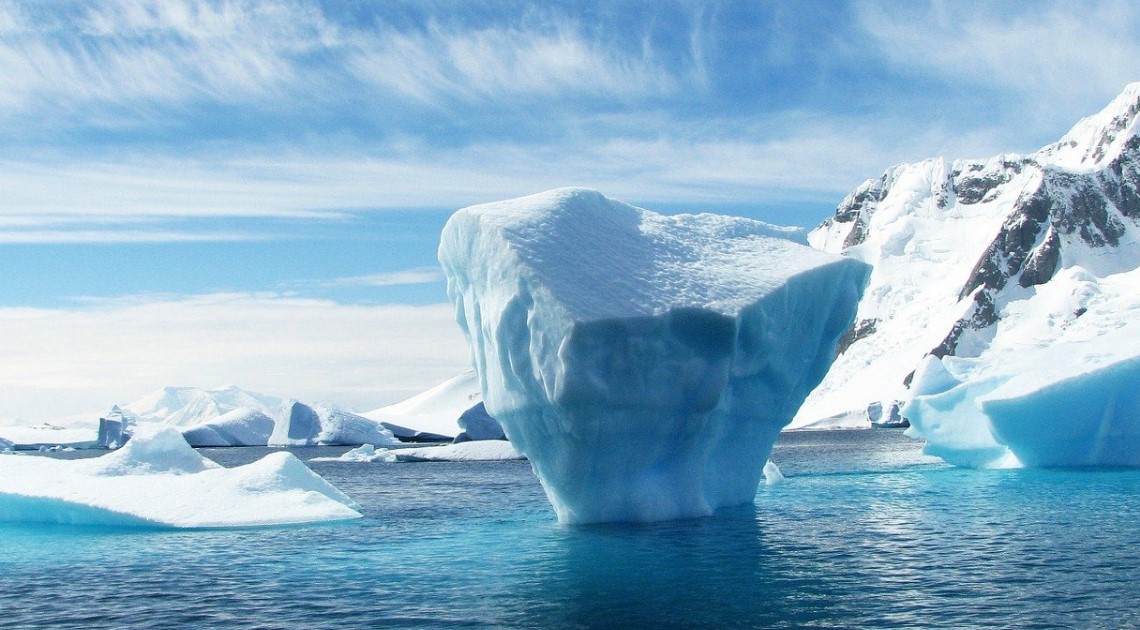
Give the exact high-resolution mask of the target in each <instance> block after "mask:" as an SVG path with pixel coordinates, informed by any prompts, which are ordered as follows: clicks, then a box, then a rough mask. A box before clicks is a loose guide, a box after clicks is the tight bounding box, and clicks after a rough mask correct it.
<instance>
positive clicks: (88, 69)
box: [0, 0, 1140, 422]
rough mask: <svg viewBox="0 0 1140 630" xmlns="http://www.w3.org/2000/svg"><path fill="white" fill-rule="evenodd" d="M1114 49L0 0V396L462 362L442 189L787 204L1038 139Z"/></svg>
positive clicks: (1035, 27) (829, 9) (948, 28)
mask: <svg viewBox="0 0 1140 630" xmlns="http://www.w3.org/2000/svg"><path fill="white" fill-rule="evenodd" d="M1138 66H1140V10H1138V9H1136V8H1134V6H1133V5H1132V4H1131V3H1128V2H1038V3H1032V4H1027V3H1021V2H986V3H970V2H873V1H866V2H854V3H847V2H840V1H835V2H810V3H809V2H751V1H749V2H744V1H742V2H667V1H653V2H610V1H603V0H598V1H594V2H521V1H520V2H509V1H503V2H494V3H472V2H458V1H449V0H436V1H424V2H399V1H385V2H357V1H349V0H343V1H338V2H333V1H327V2H320V1H315V0H279V1H275V2H257V1H252V0H250V1H223V0H215V1H203V2H191V1H185V0H167V1H162V2H155V1H147V0H99V1H94V0H92V1H68V0H12V1H10V2H5V3H0V67H2V68H4V72H3V73H0V191H2V193H3V194H2V196H0V277H2V278H3V279H4V285H3V286H4V291H3V292H0V326H3V327H4V329H5V330H6V333H7V334H5V335H4V336H3V337H0V352H3V353H4V354H5V356H7V357H9V361H8V363H9V364H10V366H9V367H7V368H4V370H6V371H0V402H5V403H6V409H0V421H5V420H7V421H13V422H14V421H16V419H17V418H19V419H21V420H20V421H29V420H30V419H37V420H38V419H49V418H56V417H65V416H67V417H70V416H71V415H75V414H84V413H87V410H89V409H90V410H96V411H98V410H101V409H103V408H104V407H107V406H109V405H110V404H111V403H113V402H125V401H129V400H131V399H132V398H135V397H138V396H140V395H142V394H144V393H146V392H147V391H148V390H150V389H153V388H156V387H160V386H163V385H174V384H177V385H198V386H205V387H211V386H217V385H221V384H224V383H230V382H233V383H236V384H238V385H240V386H243V387H248V388H250V389H260V390H262V391H266V392H267V393H274V394H277V395H282V396H297V397H301V398H306V399H312V398H323V399H326V400H331V401H334V402H341V403H343V404H345V405H346V406H349V407H355V408H357V409H365V408H368V407H369V406H378V405H379V404H382V403H386V402H391V401H392V400H394V399H397V398H399V397H401V396H404V395H408V394H411V393H414V392H415V391H418V390H419V389H423V388H424V387H427V386H429V385H431V384H433V383H434V382H436V381H438V380H442V379H443V378H446V377H447V376H449V375H450V374H451V373H454V372H455V371H458V370H460V369H462V368H463V367H464V365H465V364H466V353H465V350H464V348H463V344H462V340H461V339H460V338H459V336H458V332H457V331H455V330H452V329H451V328H449V318H450V314H449V309H448V307H447V306H446V305H444V304H443V302H444V300H445V296H444V290H443V284H442V282H441V281H440V278H439V274H438V272H437V271H436V269H435V263H434V250H435V244H436V236H437V234H438V230H439V228H440V227H441V226H442V224H443V222H444V221H445V220H446V217H447V215H448V213H449V212H450V211H451V210H453V209H455V208H458V207H461V206H464V205H469V204H472V203H478V202H482V201H489V200H495V199H502V198H507V197H513V196H518V195H523V194H527V193H532V192H537V191H540V190H545V189H549V188H553V187H557V186H564V185H582V186H589V187H593V188H597V189H599V190H601V191H603V192H604V193H606V194H608V195H610V196H612V197H616V198H619V199H622V200H625V201H629V202H632V203H635V204H637V205H642V206H645V207H648V208H651V209H661V210H665V211H669V212H679V211H685V210H713V211H721V212H729V213H733V214H742V215H746V216H753V217H757V218H762V219H765V220H769V221H773V222H777V223H786V224H798V225H804V226H811V225H814V224H816V223H818V222H819V221H820V220H821V219H822V218H824V217H825V216H826V215H827V214H828V213H829V212H830V211H831V209H832V208H834V206H835V204H836V203H838V202H839V200H840V199H841V198H842V197H843V195H844V194H845V193H846V192H847V191H849V190H850V189H852V188H853V187H854V186H856V185H857V184H858V183H859V182H860V181H862V180H863V179H866V178H869V177H875V176H877V175H878V174H880V173H881V172H882V171H883V170H884V169H885V168H887V167H888V166H890V165H892V164H895V163H899V162H905V161H913V160H918V159H923V158H926V157H931V156H937V155H943V156H946V157H949V158H956V157H983V156H988V155H993V154H997V153H1000V152H1028V151H1032V150H1034V149H1036V148H1038V147H1040V146H1042V145H1044V144H1046V143H1048V142H1051V141H1053V140H1056V139H1057V138H1058V137H1059V136H1060V135H1061V134H1062V133H1064V132H1065V131H1066V130H1067V129H1068V128H1069V127H1070V126H1071V125H1072V124H1073V123H1074V122H1076V120H1078V119H1079V118H1080V117H1082V116H1084V115H1088V114H1090V113H1093V112H1095V111H1096V110H1098V109H1099V108H1101V107H1102V106H1103V105H1104V104H1106V103H1107V102H1108V101H1109V100H1110V99H1111V98H1112V97H1113V96H1115V95H1116V94H1117V93H1118V92H1119V91H1120V90H1121V89H1122V88H1123V87H1124V85H1125V84H1126V83H1128V82H1130V81H1134V80H1138V79H1140V67H1138ZM408 309H411V310H408ZM79 322H82V325H80V324H79ZM203 322H209V325H208V326H206V325H204V324H203ZM238 331H240V332H238ZM239 341H240V342H239ZM318 341H319V343H318ZM270 346H272V350H270V349H269V348H270ZM238 347H240V352H239V351H237V350H235V348H238ZM259 348H264V349H263V350H262V349H259ZM156 357H157V358H156Z"/></svg>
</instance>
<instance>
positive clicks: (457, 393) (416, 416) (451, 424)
mask: <svg viewBox="0 0 1140 630" xmlns="http://www.w3.org/2000/svg"><path fill="white" fill-rule="evenodd" d="M482 402H483V394H482V392H480V390H479V377H478V376H477V375H476V374H475V371H474V370H469V371H467V372H464V373H463V374H459V375H457V376H454V377H452V378H450V379H448V380H446V381H444V382H443V383H440V384H439V385H436V386H435V387H432V388H431V389H429V390H427V391H425V392H422V393H420V394H417V395H415V396H412V397H411V398H408V399H407V400H404V401H401V402H398V403H396V404H393V405H388V406H386V407H380V408H379V409H374V410H372V411H369V412H367V413H364V414H362V415H363V416H364V417H366V418H371V419H373V420H378V421H380V423H381V424H383V425H384V427H385V428H387V429H389V430H391V431H392V433H394V434H395V435H396V436H397V437H399V438H400V439H402V440H404V441H406V442H447V441H451V440H452V439H459V441H464V440H467V439H472V440H492V439H503V437H504V436H503V429H502V427H500V426H499V423H498V422H497V421H496V420H495V419H494V418H491V417H490V416H489V415H487V414H486V410H485V408H484V407H483V404H482ZM463 434H466V435H463ZM461 436H462V437H461Z"/></svg>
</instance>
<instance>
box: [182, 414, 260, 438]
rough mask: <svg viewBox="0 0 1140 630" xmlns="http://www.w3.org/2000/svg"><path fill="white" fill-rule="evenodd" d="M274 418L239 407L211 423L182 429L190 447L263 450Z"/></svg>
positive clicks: (210, 421)
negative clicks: (253, 447)
mask: <svg viewBox="0 0 1140 630" xmlns="http://www.w3.org/2000/svg"><path fill="white" fill-rule="evenodd" d="M274 424H275V421H274V420H273V418H270V417H269V416H267V415H265V414H264V413H262V412H260V411H258V410H256V409H251V408H249V407H238V408H237V409H234V410H232V411H228V412H226V413H224V414H222V415H221V416H219V417H217V418H214V419H213V420H207V421H204V422H202V423H201V424H197V425H194V426H191V427H187V428H184V429H182V437H184V438H186V441H187V442H189V443H190V446H195V447H200V446H265V445H266V444H268V443H269V436H270V435H272V434H273V426H274Z"/></svg>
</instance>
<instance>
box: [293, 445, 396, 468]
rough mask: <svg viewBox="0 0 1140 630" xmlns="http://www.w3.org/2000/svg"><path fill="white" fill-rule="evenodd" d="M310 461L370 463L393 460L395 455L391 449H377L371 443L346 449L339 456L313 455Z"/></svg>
mask: <svg viewBox="0 0 1140 630" xmlns="http://www.w3.org/2000/svg"><path fill="white" fill-rule="evenodd" d="M309 461H310V462H353V463H369V464H370V463H372V462H394V461H396V455H395V453H393V452H392V451H390V450H388V449H386V448H382V449H379V450H377V449H376V446H375V445H373V444H361V445H360V446H358V447H356V448H354V449H352V450H350V451H346V452H345V453H344V454H342V455H341V456H340V457H314V458H312V459H310V460H309Z"/></svg>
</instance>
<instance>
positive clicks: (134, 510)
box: [0, 427, 361, 528]
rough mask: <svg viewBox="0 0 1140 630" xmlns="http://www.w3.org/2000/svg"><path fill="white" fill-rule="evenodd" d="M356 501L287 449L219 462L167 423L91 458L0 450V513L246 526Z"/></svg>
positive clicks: (84, 521) (340, 516) (15, 517)
mask: <svg viewBox="0 0 1140 630" xmlns="http://www.w3.org/2000/svg"><path fill="white" fill-rule="evenodd" d="M356 507H357V506H356V504H355V503H354V502H353V501H352V500H351V499H350V498H348V497H347V496H346V495H345V494H344V493H342V492H340V491H339V490H337V489H336V488H335V487H333V486H332V485H331V484H329V483H328V482H327V481H325V480H324V479H322V478H321V477H320V476H318V475H316V474H315V473H313V472H312V471H311V470H309V469H308V467H306V466H305V465H304V464H303V463H302V462H301V461H300V460H298V459H297V458H296V457H294V456H293V455H292V454H290V453H286V452H278V453H272V454H270V455H268V456H266V457H264V458H262V459H261V460H259V461H256V462H253V463H251V464H247V465H244V466H239V467H236V468H229V469H227V468H222V467H221V466H219V465H217V464H215V463H214V462H212V461H210V460H209V459H207V458H205V457H203V456H202V455H200V454H199V453H197V452H196V451H194V450H193V449H192V448H191V447H190V445H189V444H187V443H186V441H185V439H183V437H182V436H181V434H180V433H179V432H178V431H177V430H175V429H173V428H171V427H162V428H159V429H158V430H157V431H155V432H154V433H152V434H146V433H144V434H142V435H137V436H135V437H134V438H133V439H131V440H130V441H129V442H127V444H126V446H124V447H122V448H121V449H119V450H117V451H113V452H111V453H108V454H106V455H103V456H101V457H98V458H94V459H84V460H58V459H52V458H48V457H39V456H24V455H7V456H4V457H0V521H21V522H47V523H66V524H79V525H120V526H147V527H171V528H219V527H251V526H265V525H286V524H299V523H313V522H326V521H341V520H349V519H355V518H360V517H361V514H360V512H358V511H357V510H356Z"/></svg>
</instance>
